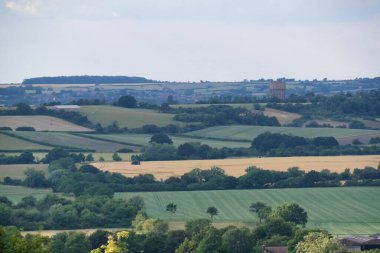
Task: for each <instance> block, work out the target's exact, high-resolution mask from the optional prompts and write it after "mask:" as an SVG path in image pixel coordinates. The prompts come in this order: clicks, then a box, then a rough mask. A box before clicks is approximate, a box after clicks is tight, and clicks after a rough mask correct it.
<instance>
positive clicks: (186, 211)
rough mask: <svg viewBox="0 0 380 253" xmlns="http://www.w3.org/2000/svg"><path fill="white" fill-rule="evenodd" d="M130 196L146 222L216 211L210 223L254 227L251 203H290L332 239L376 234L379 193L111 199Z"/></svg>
mask: <svg viewBox="0 0 380 253" xmlns="http://www.w3.org/2000/svg"><path fill="white" fill-rule="evenodd" d="M135 195H139V196H141V197H142V198H143V199H144V200H145V203H146V207H147V212H148V215H149V216H151V217H157V218H160V219H163V220H168V221H187V220H191V219H199V218H209V216H208V215H207V214H206V209H207V208H208V207H209V206H215V207H216V208H217V209H218V211H219V213H218V215H217V216H215V217H214V220H215V221H229V222H247V223H252V222H258V218H257V216H256V214H253V213H252V212H249V205H250V204H251V203H253V202H258V201H260V202H263V203H266V204H268V205H270V206H271V207H275V206H277V205H280V204H283V203H285V202H295V203H298V204H299V205H301V206H302V207H303V208H304V209H305V210H306V212H307V213H308V217H309V221H308V223H307V226H308V227H310V228H320V229H326V230H328V231H329V232H331V233H333V234H335V235H347V234H348V235H350V234H352V233H353V231H355V233H357V234H374V233H376V232H378V231H379V230H380V221H379V211H378V210H380V188H379V187H353V188H351V187H346V188H344V187H339V188H306V189H269V190H221V191H189V192H139V193H117V194H116V197H119V198H123V199H128V198H130V197H132V196H135ZM168 203H175V204H176V205H177V212H176V213H174V214H173V213H170V212H167V211H166V205H167V204H168ZM363 207H365V208H363Z"/></svg>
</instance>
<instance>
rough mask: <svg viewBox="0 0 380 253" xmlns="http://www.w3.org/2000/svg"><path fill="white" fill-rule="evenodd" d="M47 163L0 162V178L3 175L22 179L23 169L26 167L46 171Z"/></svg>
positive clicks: (23, 176)
mask: <svg viewBox="0 0 380 253" xmlns="http://www.w3.org/2000/svg"><path fill="white" fill-rule="evenodd" d="M47 167H48V165H47V164H2V165H0V180H2V179H3V178H4V177H11V178H13V179H24V178H25V175H24V171H25V170H26V169H28V168H34V169H36V170H43V171H47Z"/></svg>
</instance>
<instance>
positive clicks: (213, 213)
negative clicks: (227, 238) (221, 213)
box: [206, 206, 218, 219]
mask: <svg viewBox="0 0 380 253" xmlns="http://www.w3.org/2000/svg"><path fill="white" fill-rule="evenodd" d="M206 212H207V213H208V214H209V215H210V217H211V219H212V218H214V216H216V215H218V209H217V208H216V207H215V206H210V207H209V208H207V211H206Z"/></svg>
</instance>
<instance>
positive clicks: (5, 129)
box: [0, 127, 12, 131]
mask: <svg viewBox="0 0 380 253" xmlns="http://www.w3.org/2000/svg"><path fill="white" fill-rule="evenodd" d="M0 130H3V131H12V128H10V127H0Z"/></svg>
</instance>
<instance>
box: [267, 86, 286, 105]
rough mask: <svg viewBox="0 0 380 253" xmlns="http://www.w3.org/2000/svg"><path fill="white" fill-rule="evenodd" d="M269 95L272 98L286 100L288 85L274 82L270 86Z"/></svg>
mask: <svg viewBox="0 0 380 253" xmlns="http://www.w3.org/2000/svg"><path fill="white" fill-rule="evenodd" d="M269 93H270V96H271V97H275V98H278V99H281V100H285V94H286V84H285V82H283V81H272V82H271V83H270V84H269Z"/></svg>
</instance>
